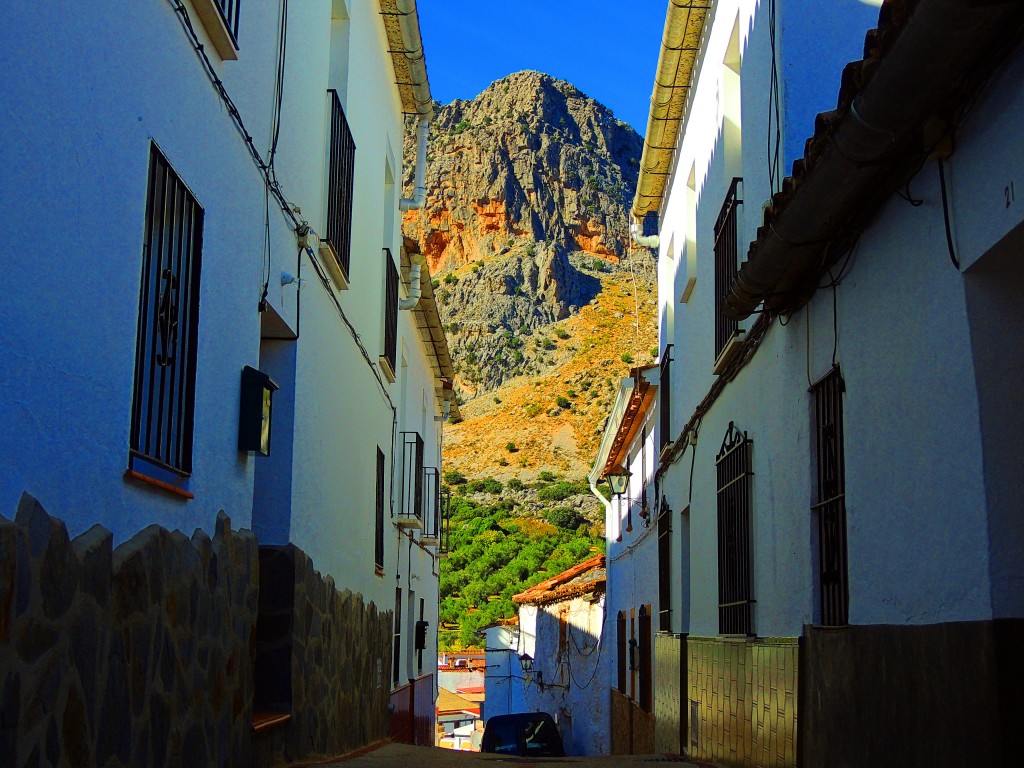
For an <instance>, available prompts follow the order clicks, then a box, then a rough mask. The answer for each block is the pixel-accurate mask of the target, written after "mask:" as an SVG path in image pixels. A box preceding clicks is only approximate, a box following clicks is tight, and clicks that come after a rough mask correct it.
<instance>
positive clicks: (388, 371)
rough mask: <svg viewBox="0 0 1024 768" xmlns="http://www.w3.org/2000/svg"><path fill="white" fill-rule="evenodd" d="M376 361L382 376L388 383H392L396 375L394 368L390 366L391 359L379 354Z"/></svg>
mask: <svg viewBox="0 0 1024 768" xmlns="http://www.w3.org/2000/svg"><path fill="white" fill-rule="evenodd" d="M377 362H378V364H379V365H380V370H381V373H383V374H384V378H385V379H387V380H388V383H390V384H394V383H395V378H396V376H395V370H394V368H392V367H391V361H390V360H388V359H387V358H386V357H384V356H383V355H381V356H380V357H379V358H377Z"/></svg>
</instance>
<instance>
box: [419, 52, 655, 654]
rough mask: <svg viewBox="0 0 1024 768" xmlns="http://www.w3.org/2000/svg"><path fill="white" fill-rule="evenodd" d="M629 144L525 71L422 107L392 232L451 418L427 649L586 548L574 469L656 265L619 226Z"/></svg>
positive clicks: (649, 311) (631, 357) (597, 515)
mask: <svg viewBox="0 0 1024 768" xmlns="http://www.w3.org/2000/svg"><path fill="white" fill-rule="evenodd" d="M411 136H412V132H411V131H410V132H408V138H407V142H406V145H405V148H404V149H405V159H406V162H405V167H406V169H407V175H406V178H405V179H404V182H405V186H406V193H407V194H409V193H411V185H412V168H413V165H414V163H413V160H414V151H415V147H414V144H413V142H412V139H411ZM642 147H643V141H642V139H641V138H640V136H638V135H637V133H636V132H635V131H634V130H633V129H632V128H631V127H630V126H628V125H627V124H625V123H623V122H621V121H619V120H617V119H616V118H615V116H614V115H613V114H612V112H611V111H610V110H609V109H608V108H607V107H605V106H603V105H602V104H600V103H598V102H596V101H594V100H593V99H590V98H589V97H587V96H586V94H584V93H582V92H581V91H580V90H579V89H578V88H576V87H575V86H573V85H572V84H570V83H567V82H564V81H561V80H557V79H555V78H552V77H550V76H548V75H545V74H542V73H539V72H517V73H514V74H511V75H509V76H507V77H505V78H502V79H501V80H498V81H496V82H494V83H492V84H491V85H490V86H489V87H488V88H487V89H485V90H484V91H483V93H481V94H480V95H478V96H477V97H476V98H475V99H471V100H456V101H454V102H452V103H451V104H446V105H440V104H437V105H435V114H434V119H433V122H432V123H431V128H430V134H429V140H428V145H427V156H428V165H427V177H426V190H427V193H426V201H425V204H424V206H423V208H422V209H420V210H417V211H409V212H407V213H406V214H405V218H404V221H403V232H404V234H405V236H406V237H408V238H411V239H413V240H415V241H416V242H417V244H418V246H419V249H420V250H421V251H422V253H423V254H424V256H425V257H426V260H427V264H428V267H429V269H430V272H431V275H432V277H433V279H434V288H435V295H436V296H437V299H438V305H439V309H440V313H441V319H442V321H443V323H444V325H445V331H446V335H447V337H448V343H449V346H450V348H451V352H452V358H453V362H454V366H455V372H456V379H455V382H454V385H455V390H456V393H457V396H458V398H459V401H460V410H461V413H462V417H463V420H462V422H461V423H458V424H450V425H446V426H445V434H444V440H445V451H444V455H445V470H446V473H445V481H446V484H447V485H448V487H449V488H450V489H451V490H452V491H453V494H454V495H453V500H452V504H451V512H452V523H451V554H450V557H449V558H448V559H446V560H444V561H443V562H442V567H441V619H442V624H441V630H442V631H441V642H442V647H449V648H454V647H466V646H475V645H479V643H480V642H481V639H480V638H479V636H478V634H477V633H478V630H479V629H480V628H481V627H483V626H486V625H488V624H492V623H494V622H495V621H497V620H499V619H502V618H508V617H511V616H513V615H514V614H515V612H516V606H515V604H514V603H513V602H512V599H511V598H512V596H513V595H515V594H516V593H518V592H521V591H523V590H524V589H526V588H527V587H529V586H532V585H533V584H536V583H537V582H538V581H540V580H542V579H544V578H547V577H549V576H553V575H555V574H557V573H559V572H561V571H562V570H564V569H566V568H568V567H570V566H572V565H575V564H576V563H577V562H579V561H580V560H583V559H585V558H586V557H588V556H590V555H591V554H592V553H593V551H594V548H602V547H603V532H604V530H603V524H604V520H603V514H604V509H603V507H602V506H601V504H600V503H599V502H598V500H597V499H596V498H594V496H593V495H592V494H591V493H590V491H589V488H588V487H587V485H586V483H585V482H584V481H583V478H584V477H585V476H586V474H587V473H588V472H589V470H590V466H591V464H592V462H593V460H594V456H595V454H596V452H597V448H598V444H599V442H600V439H601V434H602V431H603V428H604V423H605V420H606V419H607V416H608V412H609V409H610V407H611V404H612V401H613V400H614V397H615V393H616V390H617V388H618V385H619V381H620V380H621V379H622V378H623V377H624V376H628V375H629V372H630V369H631V368H632V367H634V366H638V365H646V364H650V363H652V362H653V360H654V359H655V357H656V355H657V349H656V346H657V328H656V317H655V315H656V308H657V289H656V264H655V260H654V257H653V254H652V253H651V251H649V250H648V249H646V248H636V247H634V246H631V244H630V239H629V232H628V215H627V211H628V206H629V203H630V201H631V200H632V196H633V194H634V191H635V186H636V180H637V174H638V170H639V160H640V153H641V150H642Z"/></svg>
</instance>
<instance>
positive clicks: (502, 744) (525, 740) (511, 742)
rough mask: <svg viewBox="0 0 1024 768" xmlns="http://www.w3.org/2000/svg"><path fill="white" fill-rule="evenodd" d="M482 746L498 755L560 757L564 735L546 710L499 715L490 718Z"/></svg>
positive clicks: (485, 750) (486, 750) (562, 753)
mask: <svg viewBox="0 0 1024 768" xmlns="http://www.w3.org/2000/svg"><path fill="white" fill-rule="evenodd" d="M481 748H482V750H483V751H484V752H492V753H498V754H508V755H520V756H527V755H529V756H533V757H561V756H562V755H564V754H565V753H564V751H563V747H562V737H561V735H560V734H559V733H558V728H557V727H556V726H555V722H554V720H552V719H551V716H550V715H547V714H545V713H543V712H529V713H522V714H515V715H497V716H495V717H492V718H491V719H490V720H488V721H487V727H486V729H485V731H484V737H483V742H482V744H481Z"/></svg>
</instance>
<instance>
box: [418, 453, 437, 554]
mask: <svg viewBox="0 0 1024 768" xmlns="http://www.w3.org/2000/svg"><path fill="white" fill-rule="evenodd" d="M423 503H424V509H423V533H422V534H421V535H420V544H422V545H423V546H425V547H435V546H437V544H438V541H439V537H440V533H441V472H440V470H438V469H437V468H435V467H426V468H425V469H424V470H423Z"/></svg>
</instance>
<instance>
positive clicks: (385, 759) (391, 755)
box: [322, 744, 712, 768]
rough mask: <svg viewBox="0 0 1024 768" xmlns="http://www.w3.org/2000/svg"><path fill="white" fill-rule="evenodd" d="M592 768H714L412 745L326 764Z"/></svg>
mask: <svg viewBox="0 0 1024 768" xmlns="http://www.w3.org/2000/svg"><path fill="white" fill-rule="evenodd" d="M565 764H571V765H573V766H581V767H582V768H585V767H586V766H592V767H593V768H626V767H627V766H637V767H638V768H657V766H658V765H665V766H672V768H712V766H710V765H709V764H707V763H690V762H687V761H685V760H683V759H681V758H677V757H665V756H663V755H624V756H607V757H542V758H537V759H532V760H526V759H523V758H518V757H508V756H506V755H481V754H479V753H475V752H455V751H453V750H450V749H439V748H437V747H413V746H410V745H408V744H385V745H384V746H381V747H378V748H376V749H372V750H370V751H368V752H366V753H365V754H361V755H355V756H352V757H349V758H347V759H345V760H343V761H342V762H338V763H326V764H322V765H326V766H338V768H391V767H392V766H394V768H441V766H455V768H480V767H483V766H490V767H491V768H517V767H518V766H537V767H538V768H541V767H542V766H545V765H551V766H557V765H565Z"/></svg>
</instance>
